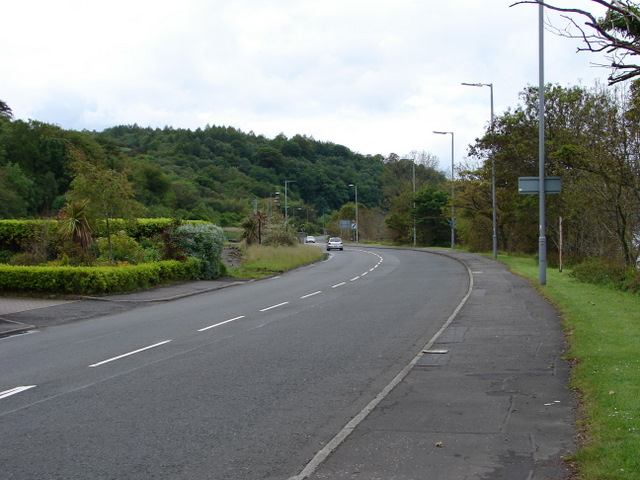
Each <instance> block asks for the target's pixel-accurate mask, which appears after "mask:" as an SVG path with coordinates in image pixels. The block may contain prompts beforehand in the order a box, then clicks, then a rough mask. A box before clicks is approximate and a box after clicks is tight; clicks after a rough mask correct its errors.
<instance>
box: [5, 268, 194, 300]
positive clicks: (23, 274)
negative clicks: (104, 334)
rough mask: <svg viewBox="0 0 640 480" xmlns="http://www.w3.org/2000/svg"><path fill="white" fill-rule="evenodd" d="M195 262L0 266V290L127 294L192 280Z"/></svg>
mask: <svg viewBox="0 0 640 480" xmlns="http://www.w3.org/2000/svg"><path fill="white" fill-rule="evenodd" d="M197 274H198V267H197V262H196V261H195V260H193V259H189V260H188V261H187V262H179V261H177V260H167V261H163V262H155V263H144V264H141V265H127V266H118V267H23V266H10V265H0V291H2V292H16V293H17V292H21V293H47V294H54V293H55V294H61V295H72V294H73V295H102V294H113V293H121V292H129V291H132V290H138V289H141V288H147V287H151V286H153V285H158V284H161V283H165V282H170V281H180V280H189V279H193V278H195V277H196V276H197Z"/></svg>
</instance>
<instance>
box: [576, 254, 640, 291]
mask: <svg viewBox="0 0 640 480" xmlns="http://www.w3.org/2000/svg"><path fill="white" fill-rule="evenodd" d="M571 276H572V277H574V278H576V279H577V280H579V281H581V282H584V283H593V284H596V285H605V286H607V287H611V288H614V289H616V290H622V291H625V292H632V293H635V294H640V270H638V269H637V268H635V267H625V266H623V265H620V264H619V263H618V262H616V261H613V260H608V259H603V258H587V259H586V260H584V261H583V262H582V263H580V264H578V265H576V266H575V267H574V268H573V270H572V272H571Z"/></svg>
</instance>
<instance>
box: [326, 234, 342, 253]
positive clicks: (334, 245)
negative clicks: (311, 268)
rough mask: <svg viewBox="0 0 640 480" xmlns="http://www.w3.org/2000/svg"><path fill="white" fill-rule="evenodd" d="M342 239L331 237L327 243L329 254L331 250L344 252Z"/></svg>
mask: <svg viewBox="0 0 640 480" xmlns="http://www.w3.org/2000/svg"><path fill="white" fill-rule="evenodd" d="M343 249H344V245H342V239H341V238H340V237H329V240H328V241H327V252H328V251H329V250H343Z"/></svg>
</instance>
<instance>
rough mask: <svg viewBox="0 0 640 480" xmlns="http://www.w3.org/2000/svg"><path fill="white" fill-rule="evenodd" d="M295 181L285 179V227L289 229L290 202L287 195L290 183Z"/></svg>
mask: <svg viewBox="0 0 640 480" xmlns="http://www.w3.org/2000/svg"><path fill="white" fill-rule="evenodd" d="M295 182H296V181H295V180H285V181H284V229H285V230H287V231H288V230H289V202H288V197H287V190H288V189H289V184H290V183H295Z"/></svg>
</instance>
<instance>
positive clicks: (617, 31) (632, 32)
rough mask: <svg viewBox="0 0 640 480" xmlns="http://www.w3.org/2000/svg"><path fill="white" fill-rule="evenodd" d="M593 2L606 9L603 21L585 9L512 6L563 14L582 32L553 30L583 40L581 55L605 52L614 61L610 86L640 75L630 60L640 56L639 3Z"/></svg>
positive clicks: (531, 1)
mask: <svg viewBox="0 0 640 480" xmlns="http://www.w3.org/2000/svg"><path fill="white" fill-rule="evenodd" d="M591 1H592V2H593V3H595V4H598V5H601V6H603V7H606V8H607V13H606V15H605V17H604V18H601V19H597V18H595V17H594V16H593V14H591V13H590V12H588V11H586V10H581V9H578V8H562V7H557V6H555V5H552V4H550V3H547V2H545V1H538V0H522V1H519V2H516V3H514V4H513V5H511V6H515V5H522V4H535V5H542V6H544V7H545V8H548V9H549V10H554V11H556V12H560V13H562V15H561V16H562V18H564V19H566V20H568V21H569V23H570V25H572V26H573V28H575V29H576V30H577V31H578V32H579V33H573V32H571V30H570V29H569V28H565V29H560V28H558V27H554V26H550V29H552V31H554V33H555V34H556V35H559V36H561V37H565V38H572V39H579V40H582V41H583V43H584V44H585V46H584V47H579V48H578V49H577V51H579V52H585V51H586V52H593V53H602V52H606V53H607V54H608V55H607V58H608V59H609V60H610V62H611V64H610V65H609V66H608V67H609V68H611V69H612V72H611V74H610V75H609V85H613V84H616V83H619V82H623V81H626V80H629V79H632V78H635V77H638V76H640V66H638V65H635V64H634V63H633V62H628V61H627V59H628V58H629V57H635V56H640V9H639V8H638V6H637V4H636V3H634V2H632V1H630V0H612V1H605V0H591ZM574 16H579V17H582V18H583V20H584V25H580V24H579V23H578V21H576V20H575V18H574ZM585 27H588V28H585Z"/></svg>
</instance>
